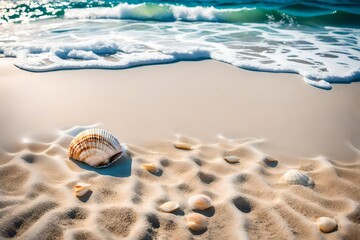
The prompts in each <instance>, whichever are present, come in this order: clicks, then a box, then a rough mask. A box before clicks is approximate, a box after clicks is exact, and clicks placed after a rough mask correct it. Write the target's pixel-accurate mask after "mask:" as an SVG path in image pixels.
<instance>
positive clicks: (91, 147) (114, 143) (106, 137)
mask: <svg viewBox="0 0 360 240" xmlns="http://www.w3.org/2000/svg"><path fill="white" fill-rule="evenodd" d="M121 152H122V149H121V145H120V142H119V141H118V140H117V139H116V138H115V137H114V136H113V135H112V134H111V133H109V132H108V131H106V130H103V129H88V130H85V131H83V132H81V133H79V134H78V135H77V136H76V137H75V138H74V139H73V140H72V141H71V143H70V146H69V151H68V155H69V157H70V158H73V159H75V160H78V161H82V162H85V163H87V164H89V165H91V166H98V165H107V164H108V163H109V161H110V159H111V158H112V157H113V156H114V155H116V154H118V153H121Z"/></svg>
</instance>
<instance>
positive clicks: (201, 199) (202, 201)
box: [188, 194, 212, 210]
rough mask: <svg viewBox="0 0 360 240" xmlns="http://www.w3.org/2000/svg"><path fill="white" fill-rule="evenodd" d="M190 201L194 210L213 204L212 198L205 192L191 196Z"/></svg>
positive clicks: (206, 207) (203, 208)
mask: <svg viewBox="0 0 360 240" xmlns="http://www.w3.org/2000/svg"><path fill="white" fill-rule="evenodd" d="M188 203H189V205H190V207H191V209H194V210H205V209H208V208H209V207H211V206H212V201H211V199H210V198H209V197H208V196H205V195H203V194H199V195H195V196H192V197H190V198H189V200H188Z"/></svg>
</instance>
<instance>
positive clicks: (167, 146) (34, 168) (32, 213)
mask: <svg viewBox="0 0 360 240" xmlns="http://www.w3.org/2000/svg"><path fill="white" fill-rule="evenodd" d="M359 98H360V84H359V83H354V84H351V85H335V86H334V88H333V90H331V91H324V90H320V89H316V88H313V87H310V86H308V85H306V84H305V83H304V82H303V81H302V79H300V77H299V76H297V75H290V74H269V73H261V72H250V71H244V70H241V69H238V68H235V67H232V66H229V65H226V64H222V63H217V62H214V61H203V62H182V63H177V64H170V65H161V66H149V67H141V68H134V69H128V70H123V71H106V70H83V71H60V72H51V73H41V74H39V73H37V74H36V73H29V72H25V71H20V70H18V69H16V68H15V67H13V66H12V65H11V61H9V60H8V59H1V61H0V113H1V118H0V136H1V137H0V176H1V177H0V238H15V239H34V240H35V239H123V238H126V239H277V240H278V239H354V240H355V239H357V237H358V236H360V217H359V216H360V204H359V202H360V187H359V186H360V156H359V151H358V150H357V149H359V146H360V129H359V127H358V123H359V122H360V105H359V103H360V101H359ZM98 122H101V124H100V125H99V127H101V128H105V129H107V130H109V131H111V132H112V133H114V134H115V135H116V136H117V137H119V139H120V140H121V142H122V143H126V145H127V146H128V149H129V150H128V152H127V154H126V155H125V156H124V157H123V158H122V159H120V160H119V161H118V162H116V163H115V164H114V165H112V166H111V167H109V168H105V169H102V170H95V169H93V168H91V167H88V166H87V165H83V164H80V163H78V162H73V161H71V160H69V159H68V157H67V147H68V145H69V142H70V141H71V139H72V137H73V136H74V135H75V134H76V133H77V132H79V131H81V130H82V129H84V128H82V127H80V126H79V127H74V128H72V129H70V130H68V131H59V130H60V129H67V128H70V127H73V126H76V125H88V124H94V123H98ZM175 133H183V134H185V135H189V136H192V137H196V138H198V139H201V140H191V139H189V138H184V139H183V140H184V141H185V142H191V143H192V144H193V146H194V149H193V150H190V151H185V150H179V149H176V148H174V146H173V142H174V141H176V139H175V137H174V134H175ZM218 134H223V135H224V136H228V137H233V138H237V140H236V139H229V138H220V139H218V138H216V136H217V135H218ZM245 137H252V138H246V139H244V138H245ZM264 138H265V139H266V140H267V141H265V142H264V141H263V139H264ZM160 139H166V140H160ZM351 146H352V147H351ZM229 155H234V156H238V157H239V158H240V163H237V164H230V163H228V162H226V161H224V159H223V158H224V156H229ZM269 155H271V156H272V157H270V156H269ZM290 155H291V156H290ZM271 159H272V161H270V160H271ZM334 160H336V161H334ZM345 160H351V161H349V162H346V161H345ZM141 163H157V164H158V166H159V168H160V171H159V172H158V173H156V174H152V173H149V172H147V171H146V170H144V169H142V167H141ZM289 169H299V170H301V171H302V172H303V173H305V174H308V175H309V177H310V178H311V180H312V181H313V183H314V185H313V186H301V185H289V184H284V183H281V178H282V176H283V174H284V173H285V172H286V171H287V170H289ZM77 182H86V183H91V184H92V186H91V192H90V193H88V194H87V195H85V196H84V197H81V198H77V197H76V196H75V195H74V193H73V187H74V185H75V184H76V183H77ZM199 193H201V194H205V195H207V196H209V197H210V198H211V199H212V202H213V208H210V209H209V210H206V211H202V212H201V211H200V214H203V215H204V216H205V217H206V219H207V221H208V227H207V230H206V231H203V232H192V231H190V230H189V229H188V228H187V225H186V220H185V219H186V216H187V215H188V214H189V213H192V212H194V211H193V210H191V208H190V207H189V205H188V203H187V200H188V198H189V197H191V196H193V195H195V194H199ZM165 201H175V202H178V203H179V204H180V209H179V210H177V211H176V212H174V213H163V212H160V211H159V210H158V206H159V205H161V204H162V203H163V202H165ZM318 217H330V218H333V219H335V221H336V222H337V224H338V229H337V230H336V231H334V232H332V233H329V234H324V233H322V232H320V231H319V230H318V229H317V226H316V224H315V221H316V219H317V218H318Z"/></svg>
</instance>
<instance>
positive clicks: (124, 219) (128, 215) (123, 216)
mask: <svg viewBox="0 0 360 240" xmlns="http://www.w3.org/2000/svg"><path fill="white" fill-rule="evenodd" d="M136 220H137V214H136V213H135V211H134V210H132V209H131V208H115V207H113V208H108V209H105V210H103V211H101V212H100V213H99V216H98V218H97V222H98V224H99V225H100V228H101V230H102V231H104V232H110V233H111V234H114V235H116V236H121V237H127V236H128V235H129V233H130V230H131V227H132V225H133V224H134V223H135V222H136Z"/></svg>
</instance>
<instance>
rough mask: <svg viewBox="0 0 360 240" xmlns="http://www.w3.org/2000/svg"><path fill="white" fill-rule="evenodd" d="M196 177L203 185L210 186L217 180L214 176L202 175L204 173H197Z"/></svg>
mask: <svg viewBox="0 0 360 240" xmlns="http://www.w3.org/2000/svg"><path fill="white" fill-rule="evenodd" d="M197 175H198V177H199V178H200V180H201V182H203V183H205V184H210V183H212V182H214V181H216V180H217V177H215V175H212V174H210V173H204V172H201V171H200V172H198V174H197Z"/></svg>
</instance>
